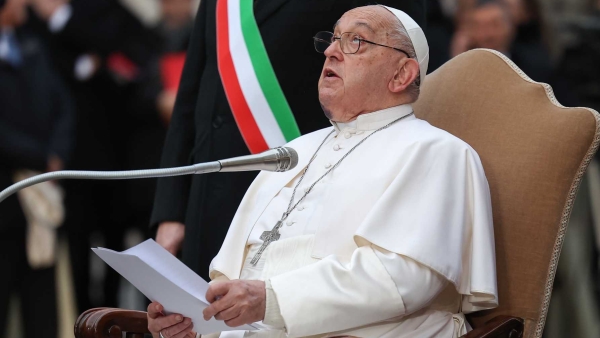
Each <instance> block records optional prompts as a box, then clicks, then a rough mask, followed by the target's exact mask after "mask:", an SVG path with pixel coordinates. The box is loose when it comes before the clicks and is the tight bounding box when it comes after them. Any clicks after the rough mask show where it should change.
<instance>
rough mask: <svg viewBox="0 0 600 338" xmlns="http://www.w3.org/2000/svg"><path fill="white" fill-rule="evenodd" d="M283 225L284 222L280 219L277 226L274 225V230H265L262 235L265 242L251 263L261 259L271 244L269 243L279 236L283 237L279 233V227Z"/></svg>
mask: <svg viewBox="0 0 600 338" xmlns="http://www.w3.org/2000/svg"><path fill="white" fill-rule="evenodd" d="M282 225H283V222H282V221H278V222H277V224H275V226H274V227H273V230H271V231H264V232H263V233H262V235H260V239H261V240H262V241H263V244H262V245H261V246H260V249H258V252H257V253H256V255H254V257H253V258H252V260H251V261H250V264H252V265H256V263H258V261H259V260H260V256H262V254H263V252H264V251H265V249H266V248H267V247H268V246H269V244H271V243H272V242H275V241H277V240H279V237H281V234H280V233H279V229H280V228H281V226H282Z"/></svg>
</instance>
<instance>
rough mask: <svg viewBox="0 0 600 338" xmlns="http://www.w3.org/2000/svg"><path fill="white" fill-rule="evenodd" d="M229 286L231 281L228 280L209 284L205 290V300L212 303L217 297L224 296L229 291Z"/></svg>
mask: <svg viewBox="0 0 600 338" xmlns="http://www.w3.org/2000/svg"><path fill="white" fill-rule="evenodd" d="M230 287H231V283H229V282H223V283H214V284H210V285H209V286H208V291H206V300H207V301H208V302H209V303H214V302H215V301H216V300H217V299H218V297H222V296H225V295H226V294H227V292H229V288H230Z"/></svg>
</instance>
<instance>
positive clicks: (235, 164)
mask: <svg viewBox="0 0 600 338" xmlns="http://www.w3.org/2000/svg"><path fill="white" fill-rule="evenodd" d="M219 163H221V170H220V172H234V171H252V170H266V171H275V172H283V171H288V170H291V169H293V168H295V167H296V165H298V153H297V152H296V151H295V150H294V149H292V148H289V147H279V148H275V149H271V150H267V151H265V152H262V153H260V154H256V155H248V156H240V157H234V158H230V159H227V160H221V161H219Z"/></svg>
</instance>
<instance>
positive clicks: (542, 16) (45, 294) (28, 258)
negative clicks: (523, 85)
mask: <svg viewBox="0 0 600 338" xmlns="http://www.w3.org/2000/svg"><path fill="white" fill-rule="evenodd" d="M150 1H151V0H131V1H126V2H125V1H118V0H70V1H69V0H0V3H1V2H4V5H3V7H1V8H0V189H4V188H5V187H7V186H9V185H10V184H12V183H14V182H15V181H16V180H19V179H22V178H25V177H29V176H31V175H33V174H36V173H43V172H50V171H57V170H63V169H78V170H128V169H144V168H156V167H158V165H159V160H160V154H161V149H162V144H163V140H164V137H165V135H166V130H167V128H168V125H169V121H170V118H171V114H172V113H173V106H174V103H175V96H176V92H177V86H178V82H179V78H180V77H181V72H182V69H183V62H184V60H185V52H186V48H187V44H188V40H189V38H190V35H191V32H192V28H193V16H194V15H195V12H196V8H197V5H198V4H197V1H194V0H153V1H154V2H156V5H157V7H158V8H159V13H160V15H159V17H160V19H159V20H158V22H154V23H152V24H148V20H142V18H141V17H140V14H139V11H135V10H133V9H132V8H131V3H136V2H139V3H140V6H142V7H143V4H141V3H143V2H150ZM425 1H427V28H426V31H427V38H428V42H429V45H430V67H429V69H430V72H433V71H435V70H436V69H437V68H439V67H441V66H442V65H443V64H444V63H445V62H446V61H448V60H449V59H450V58H452V57H454V56H456V55H458V54H460V53H462V52H465V51H467V50H470V49H473V48H490V49H494V50H497V51H499V52H501V53H503V54H504V55H506V56H507V57H509V58H510V59H511V60H513V61H514V62H515V63H516V64H517V66H519V67H520V68H521V69H522V70H523V71H524V72H525V73H526V74H527V75H529V76H530V77H531V78H532V79H533V80H535V81H540V82H546V83H549V84H551V85H552V87H553V88H554V90H555V93H556V95H557V98H558V100H559V101H560V102H561V103H562V104H563V105H566V106H585V107H591V108H594V109H596V110H600V66H598V60H600V0H570V1H552V0H425ZM569 4H571V5H569ZM569 6H571V7H569ZM567 7H568V9H569V10H567ZM573 8H576V10H572V9H573ZM563 12H565V13H566V12H569V13H570V14H573V15H570V16H568V17H564V18H560V19H557V18H558V17H559V16H560V15H561V13H563ZM306 38H307V39H310V38H311V37H310V36H307V37H306ZM316 80H317V79H316V78H315V81H316ZM155 185H156V182H155V181H154V180H151V179H148V180H134V181H113V182H107V181H64V182H60V185H59V184H57V183H49V184H47V185H40V187H39V188H38V191H37V192H35V193H32V194H30V195H32V196H28V195H27V194H24V193H20V194H18V195H16V196H13V197H12V198H10V199H8V200H6V201H5V202H3V203H0V269H2V271H3V273H2V275H3V277H2V278H0V335H2V334H3V332H5V330H6V318H7V317H8V302H9V299H10V296H11V295H13V294H17V295H19V298H20V301H21V317H22V321H23V323H24V331H23V332H24V333H25V334H24V337H36V336H39V337H50V338H52V337H54V335H51V334H50V333H51V332H56V331H57V324H56V322H57V318H56V310H55V309H56V302H57V299H56V293H55V291H54V290H55V288H56V285H55V264H54V256H53V255H52V252H53V251H54V250H55V247H56V238H55V236H56V235H53V234H55V233H57V234H58V236H59V237H61V238H64V239H66V243H68V249H69V257H70V266H71V270H72V275H73V284H74V292H75V299H76V307H77V312H79V313H80V312H82V311H85V310H86V309H89V308H92V307H99V306H109V307H118V306H119V305H120V304H119V299H118V295H119V293H118V290H119V283H120V278H119V276H118V275H116V273H114V272H112V270H111V269H108V271H107V272H106V274H105V275H104V277H103V278H102V279H101V280H97V278H96V277H95V276H94V275H93V274H92V273H91V271H92V268H91V266H90V261H91V258H92V257H91V251H90V247H91V246H92V245H93V244H94V243H92V240H93V238H97V237H99V238H102V241H103V246H105V247H108V248H111V249H114V250H122V249H124V248H125V247H124V246H125V241H124V237H125V234H126V232H127V231H128V230H129V229H136V231H138V232H139V233H141V238H149V237H152V236H154V235H155V234H152V233H150V231H149V228H148V224H149V218H150V214H151V209H152V204H153V196H154V190H155ZM40 205H42V206H48V208H41V209H43V210H38V209H40V207H39V206H40ZM36 206H37V207H36ZM61 225H62V227H61ZM49 238H50V239H49ZM590 250H591V252H589V253H588V254H589V255H590V256H591V257H592V258H593V259H592V262H595V263H594V264H592V266H591V267H589V270H590V271H592V274H591V276H592V277H593V278H595V282H594V283H592V285H593V288H594V290H593V291H592V293H591V294H592V295H593V296H594V297H596V298H595V299H594V303H595V304H597V303H598V299H599V298H598V291H599V288H598V285H599V284H600V283H599V282H598V281H599V279H598V278H596V276H597V270H598V263H597V257H598V256H597V252H598V250H597V248H595V247H593V246H592V249H590ZM40 257H41V258H40ZM595 320H598V318H596V319H595Z"/></svg>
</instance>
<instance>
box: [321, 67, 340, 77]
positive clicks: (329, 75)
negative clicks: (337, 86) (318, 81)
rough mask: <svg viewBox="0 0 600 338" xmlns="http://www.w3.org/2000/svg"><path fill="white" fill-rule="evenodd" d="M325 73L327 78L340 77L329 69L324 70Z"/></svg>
mask: <svg viewBox="0 0 600 338" xmlns="http://www.w3.org/2000/svg"><path fill="white" fill-rule="evenodd" d="M323 73H324V75H325V77H339V76H338V75H337V74H336V73H335V72H334V71H333V70H331V69H329V68H325V70H323Z"/></svg>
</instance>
